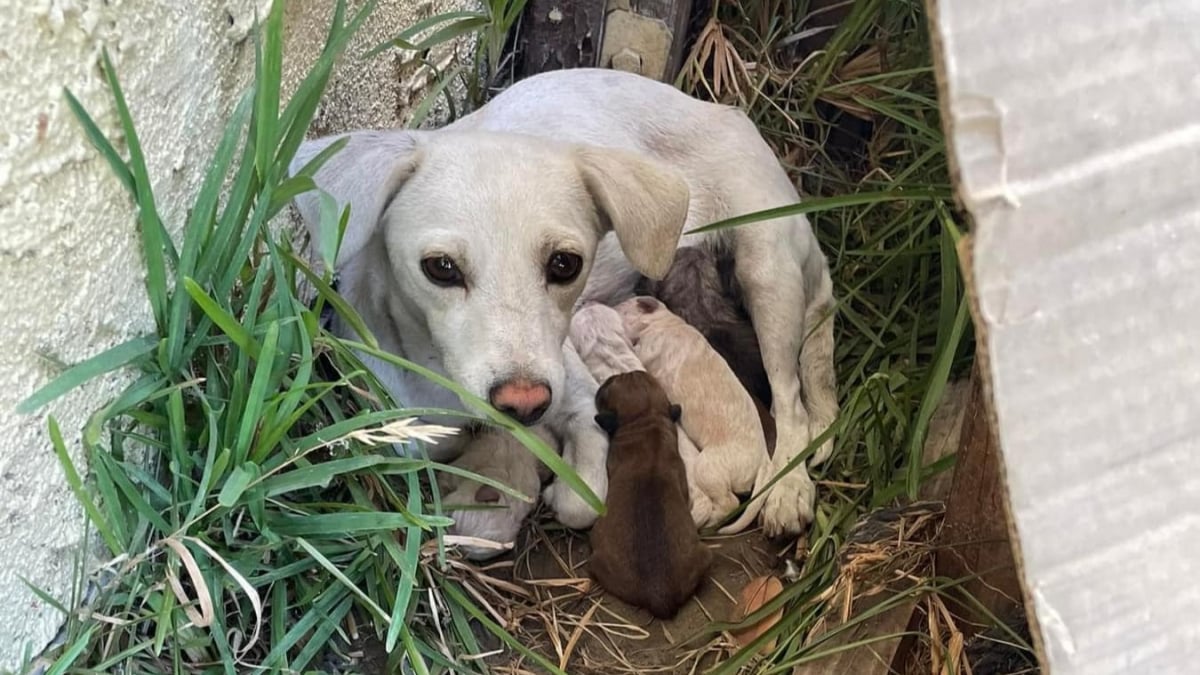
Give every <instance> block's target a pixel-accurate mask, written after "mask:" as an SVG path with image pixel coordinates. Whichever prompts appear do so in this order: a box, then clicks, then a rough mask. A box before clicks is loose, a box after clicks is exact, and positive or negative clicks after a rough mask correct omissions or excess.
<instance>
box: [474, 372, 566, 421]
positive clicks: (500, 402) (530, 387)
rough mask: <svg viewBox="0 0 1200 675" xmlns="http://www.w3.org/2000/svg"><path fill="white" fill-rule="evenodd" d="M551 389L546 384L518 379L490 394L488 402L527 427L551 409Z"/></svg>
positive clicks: (501, 384)
mask: <svg viewBox="0 0 1200 675" xmlns="http://www.w3.org/2000/svg"><path fill="white" fill-rule="evenodd" d="M550 397H551V394H550V387H549V386H548V385H547V384H546V383H545V382H534V381H532V380H527V379H525V378H516V379H512V380H508V381H507V382H502V383H500V384H498V385H496V386H494V387H492V390H491V391H489V392H488V400H489V401H490V402H491V404H492V406H493V407H494V408H496V409H497V410H499V411H500V412H502V413H504V414H506V415H508V416H509V417H512V418H513V419H515V420H516V421H518V422H520V423H521V424H524V425H526V426H528V425H530V424H533V423H534V422H537V421H538V420H540V419H541V418H542V415H544V414H546V410H547V409H548V408H549V407H550Z"/></svg>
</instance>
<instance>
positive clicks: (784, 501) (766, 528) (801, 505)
mask: <svg viewBox="0 0 1200 675" xmlns="http://www.w3.org/2000/svg"><path fill="white" fill-rule="evenodd" d="M816 495H817V490H816V487H815V486H814V485H813V482H812V479H810V478H809V477H808V471H806V470H805V467H804V466H797V467H796V468H795V469H793V470H792V472H791V473H789V474H788V475H787V476H785V477H783V478H782V479H781V480H780V481H779V482H778V483H776V484H775V485H774V486H773V487H772V488H771V490H770V492H768V493H767V495H766V497H764V498H763V499H764V501H763V507H762V512H761V513H760V514H759V518H760V521H761V522H762V526H763V532H764V533H765V534H766V535H767V536H768V537H778V536H782V535H785V534H786V535H790V536H795V535H798V534H800V533H801V532H803V531H804V527H805V526H806V525H808V524H809V523H811V522H812V519H813V500H814V499H815V498H816Z"/></svg>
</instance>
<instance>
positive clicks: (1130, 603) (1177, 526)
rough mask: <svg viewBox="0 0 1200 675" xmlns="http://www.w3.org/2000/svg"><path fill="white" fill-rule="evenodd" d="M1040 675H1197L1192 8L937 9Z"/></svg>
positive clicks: (1199, 534)
mask: <svg viewBox="0 0 1200 675" xmlns="http://www.w3.org/2000/svg"><path fill="white" fill-rule="evenodd" d="M931 24H932V29H933V33H934V36H935V41H936V42H937V43H938V44H937V57H938V58H937V61H938V64H937V65H938V70H939V73H938V77H939V82H940V84H941V88H942V105H943V111H944V113H945V118H946V119H945V124H946V128H947V135H948V143H949V146H950V154H951V162H952V169H953V171H954V174H955V179H956V182H957V186H958V194H959V197H960V198H961V200H962V203H963V205H964V206H965V207H966V208H967V209H968V210H969V211H970V213H971V215H972V217H973V221H974V238H973V246H974V250H973V255H972V258H973V273H972V276H973V279H972V284H973V291H974V294H975V298H976V303H977V304H976V319H977V322H978V323H979V324H980V325H979V332H980V335H981V336H982V337H983V342H984V346H985V348H986V370H987V376H988V380H989V385H990V391H991V397H992V406H993V412H994V415H995V421H996V426H997V433H998V436H999V439H1000V445H1001V450H1002V453H1003V457H1004V470H1005V474H1006V482H1007V487H1008V493H1009V509H1010V514H1011V516H1012V520H1013V525H1014V527H1015V530H1016V534H1017V537H1018V539H1019V544H1018V548H1019V552H1020V557H1021V560H1022V567H1023V576H1024V582H1025V590H1026V594H1027V597H1028V599H1029V601H1030V609H1031V614H1032V615H1033V618H1035V619H1036V624H1037V625H1036V626H1035V630H1036V632H1037V633H1038V634H1039V635H1040V636H1041V642H1042V644H1041V647H1042V650H1041V651H1042V652H1043V653H1042V659H1043V662H1044V664H1045V665H1046V666H1047V671H1048V672H1049V673H1052V674H1053V675H1108V674H1113V675H1115V674H1118V673H1119V674H1121V675H1126V674H1133V675H1141V674H1143V673H1146V674H1150V673H1154V674H1156V675H1157V674H1165V673H1200V2H1197V1H1196V0H1091V1H1087V2H1085V1H1083V0H1069V1H1053V0H1043V1H1041V2H1032V1H1030V0H1004V1H1002V2H998V1H997V0H937V1H936V2H931Z"/></svg>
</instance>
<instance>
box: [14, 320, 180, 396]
mask: <svg viewBox="0 0 1200 675" xmlns="http://www.w3.org/2000/svg"><path fill="white" fill-rule="evenodd" d="M157 346H158V338H155V337H149V336H148V337H140V338H134V339H132V340H129V341H128V342H122V343H121V344H119V345H117V346H116V347H112V348H109V349H106V350H104V351H103V352H100V353H99V354H97V355H95V356H93V357H91V358H89V359H87V360H86V361H83V362H81V363H78V364H76V365H74V366H72V367H70V368H68V369H67V370H66V371H64V372H63V373H62V374H61V375H59V376H58V377H56V378H54V379H53V380H51V381H50V383H49V384H47V385H46V386H44V387H42V388H41V389H39V390H37V391H35V392H34V393H33V394H31V395H30V396H29V398H27V399H25V400H24V401H21V402H20V403H18V404H17V412H18V413H21V414H28V413H31V412H33V411H34V410H37V409H38V408H41V407H42V406H44V405H46V404H47V403H50V402H51V401H53V400H54V399H56V398H58V397H59V396H62V395H63V394H65V393H67V392H69V391H71V390H73V389H75V388H77V387H79V386H80V385H82V384H83V383H85V382H87V381H88V380H91V379H92V378H94V377H98V376H100V375H103V374H105V373H110V372H112V371H114V370H117V369H118V368H122V367H124V366H127V365H129V364H131V363H133V362H134V361H136V360H138V359H139V358H141V357H143V356H145V355H147V354H149V353H150V352H152V351H154V348H155V347H157Z"/></svg>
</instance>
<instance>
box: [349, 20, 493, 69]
mask: <svg viewBox="0 0 1200 675" xmlns="http://www.w3.org/2000/svg"><path fill="white" fill-rule="evenodd" d="M490 21H491V18H490V17H489V16H488V15H486V14H481V13H480V12H475V11H469V10H464V11H458V12H446V13H444V14H435V15H433V16H431V17H429V18H426V19H423V20H421V21H418V22H416V23H414V24H413V25H412V26H410V27H408V28H407V29H405V30H403V31H401V33H400V34H399V35H397V36H396V37H394V38H392V39H390V40H387V41H385V42H382V43H380V44H378V45H376V46H375V47H373V48H371V49H370V50H368V51H367V53H366V54H364V55H363V57H362V58H363V59H370V58H374V57H375V56H378V55H379V54H382V53H383V52H385V51H387V50H389V49H392V48H394V47H399V48H400V49H406V50H410V51H424V50H426V49H430V48H432V47H436V46H438V45H440V44H442V43H445V42H449V41H450V40H453V39H454V38H457V37H460V36H462V35H466V34H467V33H470V32H472V31H477V30H479V29H481V28H483V27H485V26H487V25H488V23H489V22H490ZM441 24H449V25H447V26H443V27H442V28H440V29H438V30H437V31H434V33H433V34H431V35H430V36H429V37H428V38H426V39H424V40H422V41H421V42H420V43H413V42H411V41H410V40H411V38H412V37H413V36H415V35H417V34H419V33H421V32H423V31H425V30H427V29H429V28H432V27H434V26H438V25H441Z"/></svg>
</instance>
